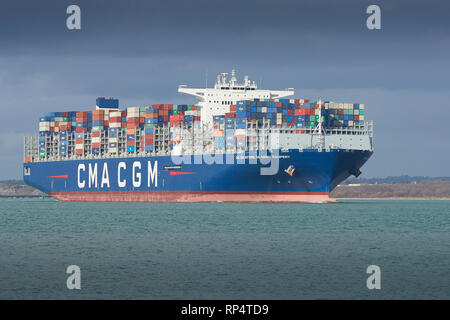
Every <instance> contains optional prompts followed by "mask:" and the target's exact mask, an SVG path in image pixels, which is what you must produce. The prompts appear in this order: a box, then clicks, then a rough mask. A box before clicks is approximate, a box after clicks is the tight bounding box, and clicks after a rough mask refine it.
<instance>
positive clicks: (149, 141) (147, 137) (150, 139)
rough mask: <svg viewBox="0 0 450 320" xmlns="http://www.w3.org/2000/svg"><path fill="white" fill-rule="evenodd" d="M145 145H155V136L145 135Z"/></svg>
mask: <svg viewBox="0 0 450 320" xmlns="http://www.w3.org/2000/svg"><path fill="white" fill-rule="evenodd" d="M145 144H146V145H152V144H153V135H152V134H146V135H145Z"/></svg>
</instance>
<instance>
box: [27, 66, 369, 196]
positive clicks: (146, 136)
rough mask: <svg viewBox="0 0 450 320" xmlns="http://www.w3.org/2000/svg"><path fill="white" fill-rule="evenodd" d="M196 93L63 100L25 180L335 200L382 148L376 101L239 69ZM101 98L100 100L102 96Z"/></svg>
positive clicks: (60, 191)
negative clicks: (170, 100)
mask: <svg viewBox="0 0 450 320" xmlns="http://www.w3.org/2000/svg"><path fill="white" fill-rule="evenodd" d="M178 92H180V93H183V94H188V95H192V96H194V97H196V98H197V99H198V100H199V101H198V102H197V103H196V104H195V105H186V104H178V105H177V104H153V105H149V106H146V107H137V106H136V107H127V108H125V109H124V110H121V109H120V107H119V100H118V99H114V98H104V97H99V98H97V100H96V106H95V110H92V111H78V112H77V111H67V112H51V113H47V114H45V115H44V116H42V117H41V118H40V121H39V135H30V136H25V139H24V140H25V141H24V165H23V176H24V181H25V182H26V183H27V184H29V185H31V186H33V187H35V188H37V189H39V190H41V191H43V192H45V193H46V194H48V195H50V196H52V197H54V198H56V199H59V200H62V201H122V202H333V201H335V199H332V198H330V192H331V191H332V190H333V189H334V188H335V187H336V186H337V185H338V184H339V183H340V182H342V181H343V180H345V179H346V178H348V177H349V176H351V175H354V176H356V177H357V176H359V175H360V174H361V171H360V168H361V167H362V166H363V164H364V163H365V162H366V161H367V160H368V159H369V157H370V156H371V155H372V153H373V122H372V121H367V119H365V115H364V112H365V107H364V104H359V103H358V104H356V103H338V102H333V101H322V99H319V100H318V101H310V100H307V99H291V98H289V97H291V96H293V95H294V90H293V89H291V88H288V89H285V90H262V89H259V88H258V86H257V85H256V83H255V82H254V81H250V80H249V79H248V77H247V76H245V77H244V81H243V82H242V83H238V81H237V79H236V75H235V72H234V70H233V71H232V73H231V76H230V78H229V79H228V74H227V73H222V74H219V75H218V77H217V82H216V83H215V85H214V87H213V88H189V87H187V86H186V85H180V86H179V88H178ZM92 109H94V108H92Z"/></svg>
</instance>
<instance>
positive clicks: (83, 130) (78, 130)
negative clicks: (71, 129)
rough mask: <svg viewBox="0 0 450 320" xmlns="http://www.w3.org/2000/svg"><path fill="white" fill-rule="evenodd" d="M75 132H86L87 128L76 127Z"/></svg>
mask: <svg viewBox="0 0 450 320" xmlns="http://www.w3.org/2000/svg"><path fill="white" fill-rule="evenodd" d="M75 132H87V128H76V129H75Z"/></svg>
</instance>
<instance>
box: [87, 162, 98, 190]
mask: <svg viewBox="0 0 450 320" xmlns="http://www.w3.org/2000/svg"><path fill="white" fill-rule="evenodd" d="M88 182H89V188H90V187H91V186H95V187H96V188H97V163H95V164H94V168H93V169H92V163H89V180H88Z"/></svg>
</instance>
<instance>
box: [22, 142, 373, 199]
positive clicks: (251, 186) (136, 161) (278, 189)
mask: <svg viewBox="0 0 450 320" xmlns="http://www.w3.org/2000/svg"><path fill="white" fill-rule="evenodd" d="M371 155H372V152H371V151H356V150H355V151H344V150H331V151H330V152H325V151H322V152H318V151H317V150H304V151H303V152H299V151H298V150H289V151H288V152H284V153H280V157H278V158H276V160H272V164H265V165H263V164H261V163H260V161H259V159H253V161H254V162H256V164H252V163H249V161H250V160H249V159H248V158H249V155H248V153H246V154H245V155H244V156H242V155H241V156H239V155H231V156H230V158H228V159H225V158H224V159H223V163H224V164H220V163H213V164H209V165H208V164H205V163H201V164H195V161H198V159H194V158H193V157H190V162H191V164H186V163H181V164H180V163H174V162H173V161H172V158H171V157H170V156H155V157H126V158H102V159H86V160H68V161H48V162H33V163H25V164H24V181H25V182H26V183H27V184H29V185H31V186H33V187H35V188H37V189H39V190H41V191H43V192H45V193H47V194H50V195H52V196H54V197H55V198H58V199H61V200H68V201H187V202H189V201H190V202H197V201H275V202H278V201H295V202H309V201H313V202H316V201H317V202H325V201H327V199H328V195H329V192H330V191H332V190H333V189H334V188H335V187H336V186H337V185H338V184H339V183H340V182H342V181H343V180H345V179H346V178H347V177H348V176H350V175H352V174H355V173H356V172H358V170H359V169H360V168H361V167H362V165H363V164H364V163H365V162H366V161H367V160H368V159H369V157H370V156H371ZM250 158H252V157H251V156H250ZM243 159H244V160H243ZM277 160H278V170H276V167H277V165H276V162H277ZM239 161H240V162H242V161H244V162H245V163H244V164H238V162H239ZM185 162H186V161H185ZM230 162H234V164H227V163H230ZM270 165H272V168H274V169H275V174H272V175H262V174H261V168H263V167H266V168H267V167H269V166H270ZM289 169H291V170H289ZM292 169H294V170H292ZM286 170H287V171H288V172H286ZM289 171H290V172H289Z"/></svg>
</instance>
